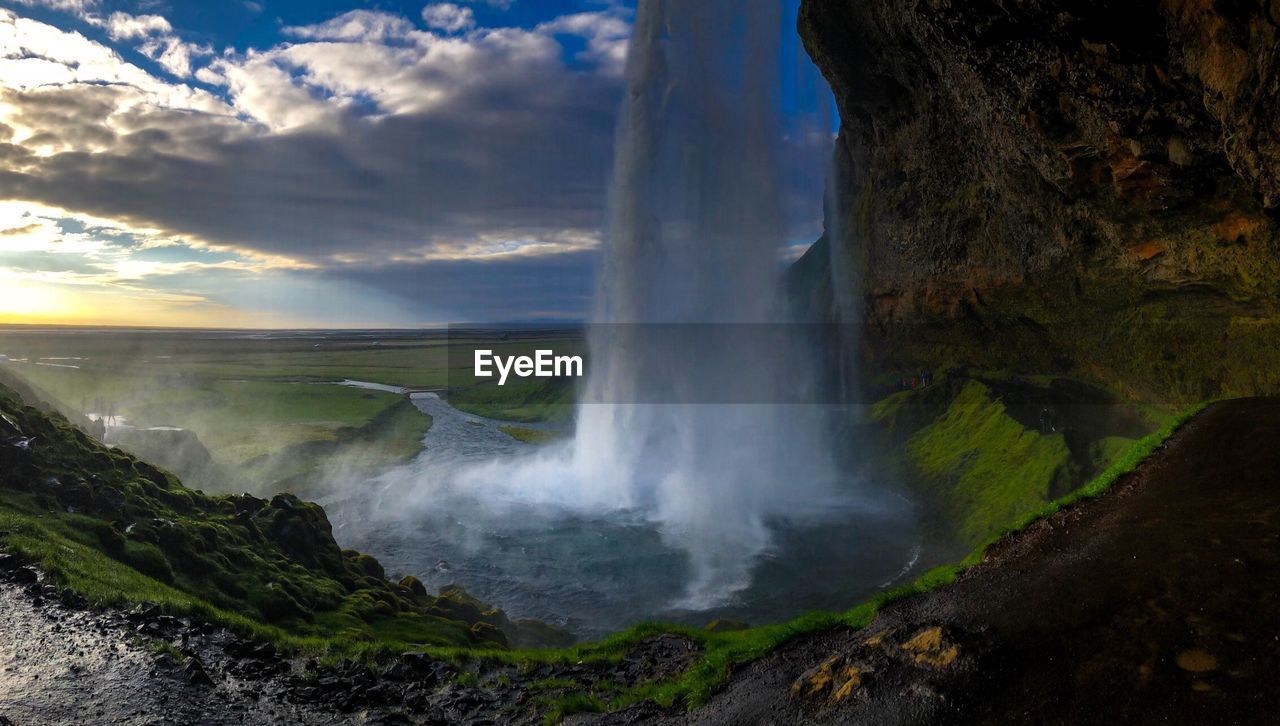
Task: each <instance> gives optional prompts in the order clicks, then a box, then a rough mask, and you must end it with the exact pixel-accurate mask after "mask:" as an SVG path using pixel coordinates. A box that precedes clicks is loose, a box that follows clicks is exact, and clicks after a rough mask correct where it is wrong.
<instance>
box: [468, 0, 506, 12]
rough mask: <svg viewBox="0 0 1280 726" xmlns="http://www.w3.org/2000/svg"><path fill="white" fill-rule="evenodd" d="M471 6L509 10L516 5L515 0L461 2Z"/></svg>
mask: <svg viewBox="0 0 1280 726" xmlns="http://www.w3.org/2000/svg"><path fill="white" fill-rule="evenodd" d="M463 1H464V2H468V3H471V4H472V5H488V6H489V7H491V8H497V9H499V10H510V9H511V6H512V5H515V4H516V0H463Z"/></svg>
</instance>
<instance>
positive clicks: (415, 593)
mask: <svg viewBox="0 0 1280 726" xmlns="http://www.w3.org/2000/svg"><path fill="white" fill-rule="evenodd" d="M0 413H2V414H3V419H2V420H0V428H3V430H2V431H0V439H7V438H9V437H12V436H20V437H22V438H31V439H32V443H31V446H30V449H29V450H24V449H22V448H19V447H15V446H12V445H3V446H0V548H3V549H4V550H6V551H9V552H12V553H16V554H19V555H21V556H23V557H25V558H28V559H30V560H32V561H35V562H37V563H38V564H39V565H40V566H41V567H42V568H43V569H45V570H46V571H47V572H48V573H49V575H50V576H51V577H52V578H54V579H55V580H56V581H59V582H61V583H63V584H65V585H67V586H70V587H72V588H73V589H75V590H77V591H79V592H81V593H82V594H84V595H86V596H87V597H88V598H89V599H90V600H92V601H96V602H99V603H107V604H119V605H127V604H133V603H139V602H144V601H145V602H154V603H157V604H159V605H161V606H163V607H164V608H165V609H166V610H168V611H170V612H174V613H194V614H199V615H201V616H203V617H207V618H210V619H212V620H214V621H217V622H222V623H225V624H228V625H231V626H234V627H237V628H239V629H241V630H244V631H249V632H252V633H255V634H258V635H260V636H263V637H268V638H271V639H273V640H277V641H280V642H282V643H284V644H286V645H294V646H301V647H308V648H316V649H320V650H326V651H328V650H335V651H341V652H348V651H358V650H359V649H360V648H363V647H377V648H384V649H386V648H389V649H397V648H398V649H401V650H403V649H406V648H410V647H424V646H438V647H439V646H455V647H475V646H484V647H487V648H494V647H498V648H501V647H506V646H507V645H508V644H509V643H510V642H511V641H515V640H517V639H520V638H521V637H522V634H521V625H520V624H519V623H512V622H510V621H509V620H508V619H507V618H506V616H505V615H503V614H502V613H501V612H500V611H498V610H495V609H493V608H490V607H488V606H486V605H484V604H483V603H479V602H477V601H475V600H474V599H472V598H470V597H469V596H467V595H466V593H464V592H462V591H461V590H457V589H453V590H448V591H446V592H443V593H441V594H440V595H438V596H432V595H430V594H428V593H427V592H426V591H425V589H424V588H423V587H422V586H421V584H420V583H418V582H417V581H416V580H413V579H412V578H406V579H405V580H404V581H401V582H399V583H393V582H390V581H388V580H387V579H386V575H385V573H384V572H383V569H382V566H381V565H380V564H379V563H378V562H377V560H375V559H374V558H372V557H369V556H368V555H363V554H360V553H358V552H354V551H349V550H348V551H343V550H341V549H339V547H338V545H337V543H336V542H335V541H334V539H333V536H332V532H331V528H330V525H329V521H328V519H327V517H326V516H325V513H324V510H323V509H321V508H320V507H318V506H316V505H314V504H310V503H306V502H303V501H301V500H299V499H298V498H297V497H294V496H292V495H289V494H279V495H276V496H275V497H273V498H271V499H270V500H269V501H267V500H263V499H258V498H255V497H252V496H249V495H237V496H210V495H206V494H204V493H202V492H199V491H194V490H191V489H187V488H186V487H183V486H182V485H181V483H180V482H178V480H177V479H176V478H175V477H173V476H172V475H171V474H169V473H167V472H165V471H162V470H160V469H158V468H156V467H153V466H151V465H149V464H146V463H144V462H142V461H139V460H137V459H135V458H134V457H132V456H129V455H127V454H124V453H122V452H120V451H118V450H113V449H109V448H106V447H104V446H102V445H101V444H99V443H97V442H96V441H94V440H93V439H92V438H90V437H89V436H87V435H86V434H85V433H83V432H82V431H81V430H79V429H78V428H76V427H75V426H73V425H72V424H71V423H70V422H68V421H67V420H66V419H65V418H64V417H62V416H61V415H59V414H56V413H55V414H45V413H43V412H41V411H39V410H37V409H35V408H33V407H30V406H27V405H25V404H24V403H23V402H22V400H21V398H20V397H19V396H18V394H17V393H16V392H14V391H13V390H12V389H9V388H7V387H3V386H0ZM537 630H538V632H540V633H542V634H543V635H546V634H547V631H546V630H545V629H543V628H538V629H537ZM552 634H553V635H554V633H552Z"/></svg>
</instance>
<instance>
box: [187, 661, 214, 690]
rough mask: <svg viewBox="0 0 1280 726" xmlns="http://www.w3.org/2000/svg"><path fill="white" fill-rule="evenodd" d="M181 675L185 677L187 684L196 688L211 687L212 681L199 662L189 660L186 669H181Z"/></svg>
mask: <svg viewBox="0 0 1280 726" xmlns="http://www.w3.org/2000/svg"><path fill="white" fill-rule="evenodd" d="M182 674H183V675H184V676H186V678H187V682H188V683H191V684H192V685H196V686H212V685H213V679H212V678H210V677H209V673H208V672H207V671H205V669H204V665H203V664H201V663H200V661H199V660H197V659H195V658H191V659H190V660H188V661H187V665H186V667H184V668H183V669H182Z"/></svg>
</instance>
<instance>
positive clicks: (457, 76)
mask: <svg viewBox="0 0 1280 726" xmlns="http://www.w3.org/2000/svg"><path fill="white" fill-rule="evenodd" d="M784 5H788V6H791V7H787V8H783V7H782V6H780V12H787V13H789V14H790V17H792V18H793V17H794V7H793V6H794V5H795V2H794V0H787V2H785V3H784ZM632 17H633V7H632V5H631V3H629V2H614V1H611V0H455V1H454V2H424V1H422V0H420V1H419V2H389V1H388V2H357V3H352V2H339V1H337V0H310V1H307V2H303V1H300V0H288V1H286V0H247V1H246V0H204V1H201V2H178V1H177V0H129V1H124V0H17V1H14V0H0V322H73V323H103V324H112V323H117V324H130V325H138V324H152V325H201V326H210V325H213V326H234V327H299V326H307V327H334V326H361V325H369V326H379V327H381V326H414V325H431V324H441V323H447V322H457V321H484V320H512V319H527V318H539V319H542V318H561V319H574V318H579V317H581V316H582V315H583V314H584V313H585V311H586V309H587V306H588V303H589V299H590V294H591V290H592V275H593V270H594V267H595V265H596V261H597V258H598V255H599V246H600V242H601V239H600V238H601V226H602V222H603V220H604V218H605V211H604V205H605V191H606V188H607V183H608V177H609V165H610V162H611V159H612V142H613V133H614V131H613V129H614V124H615V114H616V110H617V108H618V104H619V99H620V95H621V89H622V84H623V73H624V70H625V64H624V60H625V52H626V45H627V39H628V36H629V33H630V27H631V20H632ZM787 22H788V23H790V19H788V21H787ZM797 43H798V41H797V40H796V39H795V38H794V34H790V35H789V37H788V40H787V44H788V45H789V46H790V47H788V48H785V49H784V58H782V59H780V62H782V63H787V64H789V68H788V69H787V72H784V73H783V78H784V79H787V80H786V84H787V85H786V88H784V93H783V101H782V103H783V106H784V108H785V110H786V113H787V115H788V118H790V119H792V120H795V121H797V123H796V124H795V125H794V128H792V129H790V131H791V132H793V133H794V132H797V131H798V130H803V128H808V127H802V125H801V124H799V120H800V119H801V118H802V117H803V119H804V120H805V121H807V122H811V121H812V117H811V116H810V115H807V114H811V113H814V112H818V113H821V106H822V102H823V98H824V94H825V90H821V88H820V85H819V84H815V82H814V80H813V78H814V76H813V72H812V69H811V67H809V66H808V65H807V62H806V63H800V64H799V65H797V53H798V52H799V50H798V45H797ZM798 79H799V80H798ZM828 142H829V137H827V138H824V139H820V140H819V142H816V146H817V147H823V148H819V149H818V151H820V152H822V153H821V154H816V155H815V154H814V153H812V152H813V151H814V150H815V143H808V144H807V145H804V144H801V146H803V147H804V148H803V149H799V150H797V148H798V147H797V148H793V147H796V144H797V142H796V140H795V139H791V140H790V141H782V140H780V144H784V146H783V148H784V150H790V151H795V152H796V153H786V154H784V158H786V159H788V160H789V161H790V162H791V166H790V167H789V168H788V169H787V170H785V171H786V172H787V173H786V176H785V179H786V180H787V189H786V192H787V202H788V207H787V208H788V210H789V217H790V222H791V228H790V232H789V236H790V238H791V239H790V240H787V241H782V242H784V243H787V244H794V245H797V246H796V247H795V249H800V248H801V246H802V245H803V244H804V243H807V242H808V241H810V240H811V239H812V238H814V237H816V236H817V234H819V232H820V219H819V217H820V204H821V181H822V180H821V177H822V175H823V173H824V169H823V162H822V160H821V159H822V154H825V145H826V144H827V143H828ZM786 144H791V146H786ZM800 151H803V152H804V153H799V152H800ZM802 162H803V163H802ZM795 249H793V250H792V253H794V251H795Z"/></svg>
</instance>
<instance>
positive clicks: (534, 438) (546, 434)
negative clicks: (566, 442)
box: [501, 426, 562, 445]
mask: <svg viewBox="0 0 1280 726" xmlns="http://www.w3.org/2000/svg"><path fill="white" fill-rule="evenodd" d="M501 428H502V433H504V434H506V435H507V436H510V437H511V438H513V439H515V440H516V441H523V442H524V443H526V444H534V445H539V444H549V443H551V442H553V441H559V440H560V439H561V438H562V435H561V434H560V433H558V432H555V431H547V430H544V429H531V428H528V427H525V426H503V427H501Z"/></svg>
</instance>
